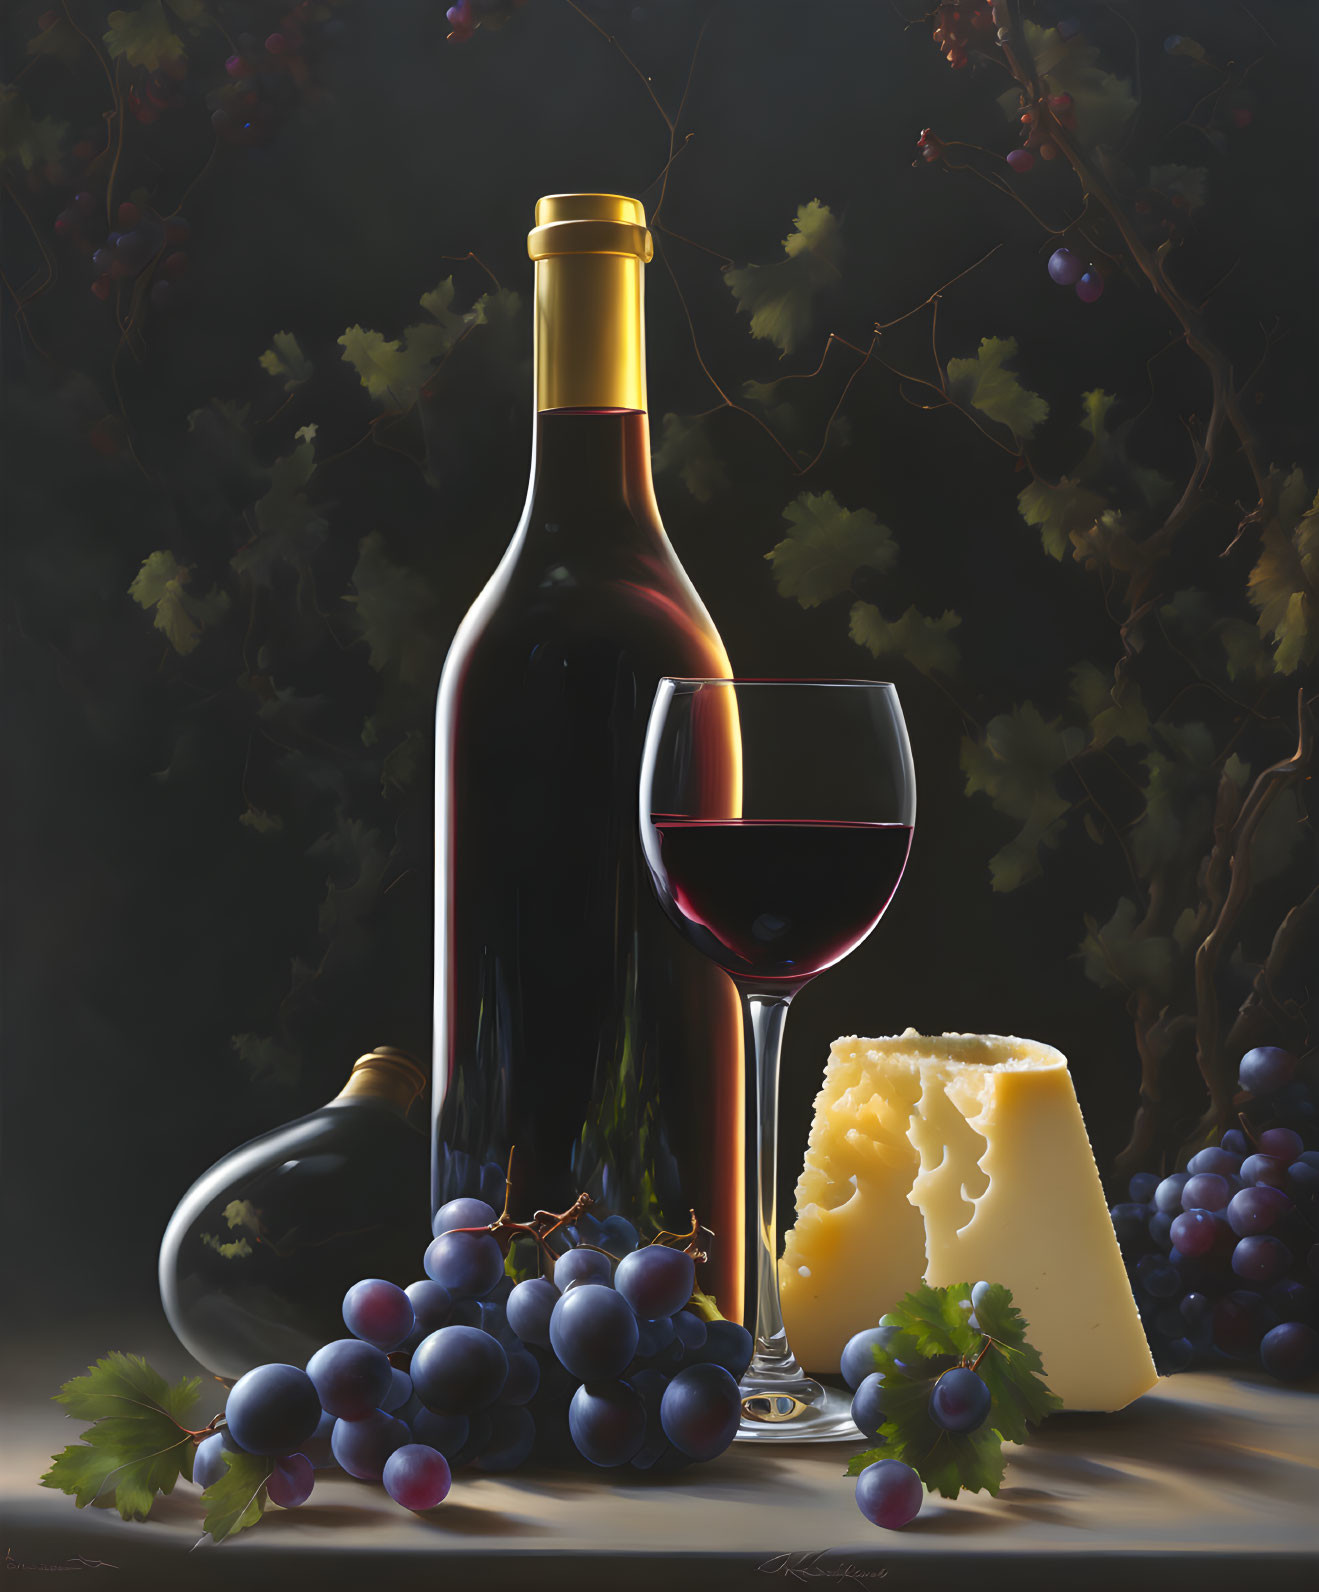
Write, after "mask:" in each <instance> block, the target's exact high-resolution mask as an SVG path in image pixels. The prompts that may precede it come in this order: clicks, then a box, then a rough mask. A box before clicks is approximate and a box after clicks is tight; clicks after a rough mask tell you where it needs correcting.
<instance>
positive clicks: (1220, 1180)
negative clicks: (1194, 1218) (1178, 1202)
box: [1182, 1172, 1232, 1211]
mask: <svg viewBox="0 0 1319 1592" xmlns="http://www.w3.org/2000/svg"><path fill="white" fill-rule="evenodd" d="M1231 1198H1232V1185H1231V1184H1230V1183H1229V1182H1228V1180H1227V1179H1226V1178H1225V1177H1223V1176H1222V1175H1221V1174H1220V1173H1218V1172H1197V1173H1196V1174H1195V1176H1194V1177H1192V1178H1189V1179H1188V1180H1187V1182H1186V1184H1185V1186H1184V1187H1183V1189H1182V1209H1183V1210H1184V1211H1194V1210H1204V1211H1221V1210H1225V1209H1226V1208H1227V1202H1228V1200H1230V1199H1231Z"/></svg>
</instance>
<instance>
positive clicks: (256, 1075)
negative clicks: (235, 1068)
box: [229, 1034, 302, 1087]
mask: <svg viewBox="0 0 1319 1592" xmlns="http://www.w3.org/2000/svg"><path fill="white" fill-rule="evenodd" d="M229 1044H230V1046H231V1047H232V1049H233V1052H234V1054H235V1055H236V1056H237V1057H238V1059H239V1061H241V1062H242V1064H243V1066H244V1067H246V1068H247V1071H248V1074H249V1076H250V1077H251V1078H252V1080H253V1082H255V1083H267V1082H268V1083H272V1084H274V1085H276V1086H277V1087H279V1086H284V1085H287V1084H291V1083H293V1082H295V1081H296V1079H297V1076H298V1074H299V1072H301V1070H302V1057H301V1056H300V1055H299V1054H298V1052H297V1051H295V1050H290V1049H289V1048H288V1047H287V1046H286V1045H281V1044H280V1043H279V1041H278V1040H276V1039H271V1038H270V1037H269V1036H268V1035H266V1034H234V1035H233V1037H232V1038H231V1039H230V1041H229Z"/></svg>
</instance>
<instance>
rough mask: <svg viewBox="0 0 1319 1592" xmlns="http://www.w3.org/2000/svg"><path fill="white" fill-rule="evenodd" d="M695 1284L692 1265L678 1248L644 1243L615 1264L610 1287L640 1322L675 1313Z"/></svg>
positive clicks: (685, 1253)
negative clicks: (641, 1247) (642, 1246)
mask: <svg viewBox="0 0 1319 1592" xmlns="http://www.w3.org/2000/svg"><path fill="white" fill-rule="evenodd" d="M695 1286H696V1264H695V1262H694V1261H693V1260H692V1257H691V1256H690V1255H689V1254H687V1252H686V1251H685V1250H682V1249H668V1248H665V1247H664V1246H663V1245H661V1244H647V1245H646V1247H645V1248H644V1249H637V1250H634V1251H633V1252H632V1253H631V1254H630V1255H625V1256H624V1257H623V1259H622V1260H620V1261H619V1263H618V1270H617V1272H616V1273H615V1275H614V1287H615V1288H617V1289H618V1291H619V1293H621V1294H622V1296H623V1297H624V1299H626V1300H627V1302H628V1304H630V1305H631V1306H632V1308H633V1310H635V1311H636V1313H637V1315H638V1316H640V1318H641V1319H642V1320H643V1321H653V1320H655V1318H656V1317H657V1316H672V1315H676V1314H677V1313H678V1311H679V1310H681V1309H682V1307H683V1306H684V1305H685V1304H686V1303H687V1301H688V1300H689V1299H690V1298H691V1296H692V1290H693V1289H694V1288H695Z"/></svg>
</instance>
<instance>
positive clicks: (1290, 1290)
mask: <svg viewBox="0 0 1319 1592" xmlns="http://www.w3.org/2000/svg"><path fill="white" fill-rule="evenodd" d="M1267 1303H1268V1306H1269V1308H1270V1310H1276V1311H1277V1313H1278V1316H1279V1319H1280V1320H1282V1321H1307V1322H1309V1323H1311V1324H1312V1325H1313V1323H1314V1321H1315V1318H1316V1316H1317V1315H1319V1293H1316V1291H1315V1290H1314V1289H1313V1288H1309V1287H1307V1286H1306V1284H1305V1283H1303V1282H1297V1280H1296V1279H1295V1278H1294V1277H1284V1278H1283V1279H1282V1281H1281V1282H1275V1283H1274V1285H1273V1287H1272V1288H1270V1289H1269V1292H1268V1296H1267Z"/></svg>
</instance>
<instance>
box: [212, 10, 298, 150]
mask: <svg viewBox="0 0 1319 1592" xmlns="http://www.w3.org/2000/svg"><path fill="white" fill-rule="evenodd" d="M316 11H317V8H316V6H315V5H314V4H313V3H312V0H299V3H298V4H297V5H295V6H293V7H292V9H291V10H289V11H288V12H286V13H285V14H284V15H283V16H282V17H281V18H280V19H279V24H278V26H277V27H276V28H275V30H274V31H273V32H272V33H268V34H267V35H266V37H265V38H264V39H258V38H256V37H255V35H253V34H250V33H242V34H240V35H239V36H238V41H237V42H238V49H237V50H236V51H235V52H234V54H232V55H231V56H230V57H229V58H228V60H226V61H225V63H224V70H225V74H226V76H227V77H228V79H229V81H228V82H227V83H225V84H224V85H223V86H222V87H221V88H218V89H216V90H215V92H214V93H212V94H211V95H209V96H208V98H207V104H208V105H209V106H210V108H211V126H212V127H214V128H215V131H216V133H217V135H218V136H219V137H220V138H222V139H223V140H224V142H225V143H227V144H237V145H239V146H247V147H251V146H253V145H260V144H267V143H269V142H270V140H271V138H273V137H274V133H275V128H276V126H277V124H278V122H279V119H280V116H281V114H282V113H283V112H284V111H286V110H287V108H288V105H289V103H290V102H291V101H292V100H293V98H294V97H295V94H296V91H297V90H298V89H301V88H304V87H305V86H306V84H307V80H308V76H309V68H308V64H307V51H308V46H309V42H310V40H309V34H308V29H309V28H310V27H312V26H314V22H315V19H316Z"/></svg>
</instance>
